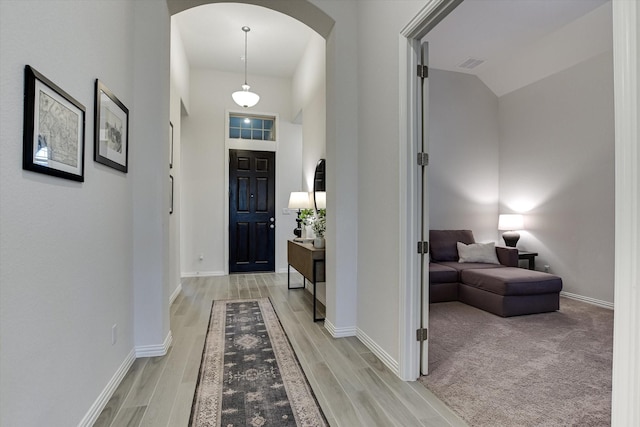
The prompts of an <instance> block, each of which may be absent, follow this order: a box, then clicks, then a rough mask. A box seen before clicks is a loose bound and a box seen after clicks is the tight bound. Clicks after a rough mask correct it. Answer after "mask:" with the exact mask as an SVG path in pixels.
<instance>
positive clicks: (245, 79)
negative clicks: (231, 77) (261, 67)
mask: <svg viewBox="0 0 640 427" xmlns="http://www.w3.org/2000/svg"><path fill="white" fill-rule="evenodd" d="M242 31H244V84H245V85H246V84H247V62H249V59H248V56H247V33H248V32H249V31H251V28H249V27H242Z"/></svg>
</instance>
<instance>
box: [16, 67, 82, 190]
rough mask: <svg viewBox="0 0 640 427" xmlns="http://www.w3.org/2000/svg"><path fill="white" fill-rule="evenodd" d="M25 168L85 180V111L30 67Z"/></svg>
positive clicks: (27, 70)
mask: <svg viewBox="0 0 640 427" xmlns="http://www.w3.org/2000/svg"><path fill="white" fill-rule="evenodd" d="M24 75H25V85H24V136H23V150H22V168H23V169H25V170H30V171H33V172H39V173H44V174H47V175H53V176H57V177H59V178H66V179H71V180H74V181H79V182H83V181H84V127H85V108H84V106H83V105H82V104H81V103H80V102H78V101H77V100H76V99H74V98H73V97H72V96H71V95H69V94H68V93H66V92H65V91H63V90H62V89H60V88H59V87H58V86H57V85H55V84H54V83H53V82H51V81H50V80H49V79H47V78H46V77H44V76H43V75H42V74H40V73H39V72H38V71H36V70H35V69H33V68H32V67H31V66H29V65H27V66H25V68H24Z"/></svg>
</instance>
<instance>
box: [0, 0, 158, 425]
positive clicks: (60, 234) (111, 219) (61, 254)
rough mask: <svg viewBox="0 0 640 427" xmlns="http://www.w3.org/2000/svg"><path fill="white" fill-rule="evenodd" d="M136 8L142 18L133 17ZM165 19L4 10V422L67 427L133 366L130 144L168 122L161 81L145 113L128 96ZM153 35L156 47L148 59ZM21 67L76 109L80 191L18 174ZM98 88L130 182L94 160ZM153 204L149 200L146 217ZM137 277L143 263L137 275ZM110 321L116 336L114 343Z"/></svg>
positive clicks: (115, 5)
mask: <svg viewBox="0 0 640 427" xmlns="http://www.w3.org/2000/svg"><path fill="white" fill-rule="evenodd" d="M143 4H144V6H145V11H144V12H145V13H144V16H145V17H148V19H149V20H148V21H147V20H145V19H142V20H139V19H137V18H139V17H140V14H139V12H140V9H139V8H138V7H141V6H142V5H143ZM138 5H140V6H138ZM163 14H164V15H163ZM166 15H167V11H166V5H165V4H163V3H162V2H148V1H147V2H139V1H135V2H134V1H118V2H103V1H91V2H76V1H73V2H71V1H37V2H36V1H29V2H26V1H20V2H18V1H4V0H3V1H0V51H1V52H2V60H1V61H0V73H1V74H0V75H1V79H0V84H1V85H2V86H1V89H2V98H1V101H0V121H1V122H2V126H1V127H0V144H1V145H2V150H1V153H2V155H1V157H0V176H1V179H0V183H1V184H0V200H1V201H2V202H1V204H0V234H1V236H2V238H1V239H0V263H1V268H0V294H1V297H0V336H1V338H2V343H1V344H0V345H1V347H2V351H1V353H0V402H1V403H0V424H1V425H6V426H18V425H19V426H41V425H77V424H78V423H79V422H80V421H81V419H83V416H85V414H86V413H87V410H88V409H89V408H90V407H92V405H93V404H94V402H95V401H96V399H97V398H98V396H99V395H100V394H101V393H102V392H103V390H104V388H105V386H106V385H107V383H108V382H109V381H110V380H111V379H112V377H113V375H114V373H116V372H117V371H118V369H119V368H120V367H121V366H123V364H124V365H125V366H126V364H127V363H130V362H131V361H132V360H133V359H132V357H133V354H134V353H133V350H134V345H136V344H137V341H135V340H134V328H135V319H134V300H133V295H134V287H135V286H136V282H135V279H134V274H133V270H134V266H133V265H134V262H135V261H134V258H135V250H136V249H135V247H134V242H133V237H132V236H133V235H134V234H135V230H134V217H135V216H136V215H138V214H141V213H142V212H141V211H140V210H137V208H136V202H134V193H133V191H134V182H135V181H136V180H137V179H139V176H140V174H144V173H145V172H144V171H145V170H146V167H147V166H148V162H150V161H153V160H149V159H147V160H145V159H142V160H140V159H139V157H138V156H137V153H138V150H137V149H136V148H133V147H136V146H137V147H139V150H140V151H145V150H148V149H149V147H150V145H148V144H149V143H150V142H151V141H153V143H154V144H157V141H159V139H158V138H157V135H156V134H155V133H154V129H160V128H161V127H162V125H164V122H165V121H166V120H164V119H163V118H162V117H161V112H162V109H163V105H168V104H166V101H168V86H167V87H164V86H163V85H162V83H163V81H164V80H163V76H164V73H163V72H160V73H156V74H155V75H154V76H153V77H152V78H149V76H146V78H147V80H149V83H150V84H152V85H154V89H153V91H152V92H150V93H149V97H151V98H153V103H152V104H150V103H149V98H147V97H146V96H145V95H146V94H145V93H142V92H136V86H137V83H138V82H137V80H136V76H137V75H138V74H136V73H135V72H134V69H136V70H137V72H138V73H142V74H144V73H145V72H146V70H144V67H142V68H141V67H139V65H140V64H139V62H137V60H136V58H139V57H142V52H141V51H139V50H138V49H142V50H143V51H144V57H145V61H147V62H148V64H149V66H152V67H156V66H157V65H158V64H159V63H162V61H163V59H164V54H163V53H162V52H158V49H159V50H166V52H167V54H168V47H165V46H162V44H161V43H158V41H159V40H162V35H163V34H167V35H168V22H167V25H166V26H163V20H162V16H164V17H166ZM114 23H115V25H116V26H117V31H114ZM149 33H151V34H153V36H155V39H154V41H153V44H152V45H153V46H156V45H157V46H158V47H157V48H150V49H148V47H150V46H148V45H146V42H147V40H146V39H145V37H144V35H145V34H149ZM159 36H160V37H159ZM25 64H29V65H32V66H33V67H34V68H35V69H37V70H38V71H40V72H41V73H43V74H44V75H45V76H46V77H47V78H49V79H50V80H52V81H53V82H54V83H56V84H57V85H59V86H60V87H61V88H63V89H64V90H65V91H67V92H68V93H69V94H71V95H72V96H73V97H75V98H76V99H77V100H78V101H80V102H81V103H82V104H83V105H84V106H85V107H86V125H85V155H84V161H85V181H84V183H76V182H72V181H68V180H64V179H60V178H55V177H50V176H46V175H42V174H37V173H33V172H28V171H23V170H22V169H21V157H22V134H23V120H22V112H23V87H24V71H23V70H24V66H25ZM165 68H167V69H168V63H167V65H166V66H165ZM167 72H168V71H167ZM96 78H99V79H100V80H102V81H103V82H104V83H105V84H106V85H107V87H108V88H109V89H111V90H112V91H113V92H114V93H115V94H116V96H118V98H119V99H120V100H121V101H122V102H123V103H124V104H125V105H126V106H127V107H128V108H129V111H130V152H129V173H127V174H124V173H121V172H118V171H116V170H114V169H110V168H108V167H106V166H104V165H99V164H97V163H95V162H94V161H93V129H94V128H93V125H94V120H93V114H94V107H93V106H94V82H95V79H96ZM143 91H144V90H143ZM141 110H147V111H148V114H149V116H150V117H143V116H144V114H140V111H141ZM166 117H167V118H168V113H167V115H166ZM141 121H144V123H141ZM161 122H162V123H161ZM167 126H168V125H167ZM147 127H148V128H151V132H150V133H148V132H147V131H148V129H147ZM157 132H158V133H160V132H162V135H166V132H164V131H163V130H157ZM141 133H143V134H147V135H146V136H145V137H141V136H140V134H141ZM145 146H146V148H144V147H145ZM152 158H153V156H152ZM161 197H162V194H160V195H155V194H154V195H153V196H151V197H150V198H148V199H147V200H146V202H151V203H152V204H153V205H154V206H155V202H156V200H159V198H161ZM156 226H159V224H158V222H155V221H151V222H150V224H149V225H148V226H147V227H146V228H145V227H143V228H140V229H139V231H140V232H145V231H146V230H148V231H150V232H151V233H152V234H154V235H155V234H161V233H156V231H157V229H155V228H154V227H156ZM147 267H149V265H148V264H144V263H141V264H140V265H139V267H138V272H139V273H140V274H143V273H144V270H145V269H146V268H147ZM147 272H149V271H147ZM150 273H151V276H153V275H154V272H153V271H151V272H150ZM163 285H164V283H163V282H160V283H155V284H154V288H153V289H152V290H151V292H149V294H150V295H149V297H150V299H152V300H154V299H155V296H156V295H162V294H163V293H164V291H165V289H164V288H163ZM165 305H166V304H165ZM162 307H163V306H162V305H161V304H160V305H159V306H158V310H157V311H162ZM144 320H145V319H143V322H144ZM147 320H148V319H147ZM155 320H156V324H155V327H156V331H161V333H158V334H157V335H159V336H160V335H162V331H164V332H165V333H166V331H167V330H168V327H167V325H166V324H165V323H164V319H162V316H161V315H160V316H159V317H157V318H156V319H155ZM114 324H117V330H118V334H117V335H118V336H117V342H116V344H115V345H111V330H112V326H113V325H114ZM152 329H153V327H152V328H150V329H147V330H152ZM152 332H153V331H152ZM140 338H141V339H142V340H144V339H145V338H146V337H140ZM163 338H164V337H163ZM161 342H162V341H160V343H161Z"/></svg>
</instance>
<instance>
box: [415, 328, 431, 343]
mask: <svg viewBox="0 0 640 427" xmlns="http://www.w3.org/2000/svg"><path fill="white" fill-rule="evenodd" d="M428 339H429V330H428V329H427V328H422V329H418V330H417V331H416V340H417V341H427V340H428Z"/></svg>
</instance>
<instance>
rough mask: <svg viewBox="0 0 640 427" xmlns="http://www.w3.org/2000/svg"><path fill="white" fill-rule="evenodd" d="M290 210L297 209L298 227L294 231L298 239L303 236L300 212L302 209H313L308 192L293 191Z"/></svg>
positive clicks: (290, 198)
mask: <svg viewBox="0 0 640 427" xmlns="http://www.w3.org/2000/svg"><path fill="white" fill-rule="evenodd" d="M288 208H289V209H297V210H298V217H297V218H296V222H297V223H298V225H297V226H296V228H294V229H293V234H294V235H295V236H296V237H300V236H302V227H301V226H300V224H301V223H302V218H300V210H301V209H309V208H311V203H310V202H309V193H307V192H306V191H292V192H291V195H290V196H289V205H288Z"/></svg>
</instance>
